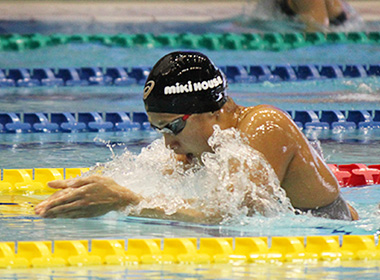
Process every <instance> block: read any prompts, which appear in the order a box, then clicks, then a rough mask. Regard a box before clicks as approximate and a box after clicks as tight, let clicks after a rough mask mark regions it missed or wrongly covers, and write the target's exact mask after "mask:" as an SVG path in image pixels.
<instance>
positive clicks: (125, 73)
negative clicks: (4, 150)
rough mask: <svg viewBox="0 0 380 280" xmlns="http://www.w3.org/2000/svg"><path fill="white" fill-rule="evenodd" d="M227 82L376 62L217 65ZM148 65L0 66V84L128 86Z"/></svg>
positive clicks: (361, 71) (346, 72) (379, 72)
mask: <svg viewBox="0 0 380 280" xmlns="http://www.w3.org/2000/svg"><path fill="white" fill-rule="evenodd" d="M220 68H221V70H222V71H223V72H224V73H225V74H226V76H227V79H228V81H229V82H230V83H260V82H266V81H269V82H283V81H304V80H320V79H337V78H365V77H370V76H375V77H379V76H380V63H375V64H369V65H366V64H365V65H362V64H349V65H338V64H326V65H314V64H301V65H290V64H283V65H226V66H220ZM150 70H151V68H150V67H107V68H101V67H79V68H75V67H69V68H58V69H53V68H34V69H26V68H15V69H0V88H1V87H36V86H50V87H51V86H57V87H60V86H94V85H95V86H96V85H97V86H129V85H142V84H144V83H145V81H146V78H147V77H148V75H149V72H150Z"/></svg>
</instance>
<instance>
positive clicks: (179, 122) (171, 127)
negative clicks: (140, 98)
mask: <svg viewBox="0 0 380 280" xmlns="http://www.w3.org/2000/svg"><path fill="white" fill-rule="evenodd" d="M190 116H191V115H184V116H183V117H180V118H178V119H175V120H174V121H172V122H170V123H168V124H167V125H165V126H164V127H161V128H160V127H157V126H155V125H153V124H151V125H150V126H151V127H152V128H153V129H154V130H156V131H157V132H159V133H170V134H174V135H177V134H179V133H180V132H181V131H182V130H183V129H184V128H185V126H186V120H187V119H188V118H189V117H190Z"/></svg>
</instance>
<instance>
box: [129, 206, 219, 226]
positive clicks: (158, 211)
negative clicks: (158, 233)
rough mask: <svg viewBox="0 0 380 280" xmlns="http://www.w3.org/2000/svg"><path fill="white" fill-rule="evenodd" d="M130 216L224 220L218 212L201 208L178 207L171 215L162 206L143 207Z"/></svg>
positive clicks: (190, 220) (179, 219) (213, 221)
mask: <svg viewBox="0 0 380 280" xmlns="http://www.w3.org/2000/svg"><path fill="white" fill-rule="evenodd" d="M130 216H133V217H144V218H154V219H162V220H175V221H182V222H192V223H206V224H217V223H219V222H221V221H222V217H221V215H219V214H218V213H214V214H212V215H205V213H203V212H202V211H200V210H197V209H184V208H182V209H178V210H177V211H176V212H175V213H174V214H171V215H168V214H166V213H165V211H164V209H162V208H154V209H143V210H142V211H141V212H140V213H138V214H130Z"/></svg>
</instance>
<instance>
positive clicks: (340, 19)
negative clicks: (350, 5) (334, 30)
mask: <svg viewBox="0 0 380 280" xmlns="http://www.w3.org/2000/svg"><path fill="white" fill-rule="evenodd" d="M278 4H279V6H280V9H281V11H282V12H283V13H284V14H285V15H287V16H289V17H295V16H296V15H297V14H296V13H295V12H294V11H293V9H292V8H291V7H290V6H289V2H288V0H280V1H279V2H278ZM346 21H347V14H346V12H345V11H342V12H341V13H340V14H339V15H338V16H337V17H336V18H333V19H330V24H331V25H335V26H338V25H342V24H344V23H345V22H346Z"/></svg>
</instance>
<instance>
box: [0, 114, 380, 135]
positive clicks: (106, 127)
mask: <svg viewBox="0 0 380 280" xmlns="http://www.w3.org/2000/svg"><path fill="white" fill-rule="evenodd" d="M287 113H289V115H290V116H291V118H292V119H293V120H294V121H295V123H296V124H297V125H298V126H299V127H300V128H301V129H303V130H304V131H310V130H317V131H329V130H334V129H338V130H339V129H340V130H344V131H358V130H359V131H362V130H369V129H371V130H376V131H379V132H380V110H349V111H344V112H342V111H340V110H322V111H314V110H306V111H298V110H297V111H288V112H287ZM130 130H151V127H150V124H149V122H148V117H147V115H146V113H145V112H103V113H98V112H79V113H72V112H61V113H41V112H39V113H15V112H3V113H2V112H0V133H17V132H27V133H34V132H83V131H97V132H99V131H130Z"/></svg>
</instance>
